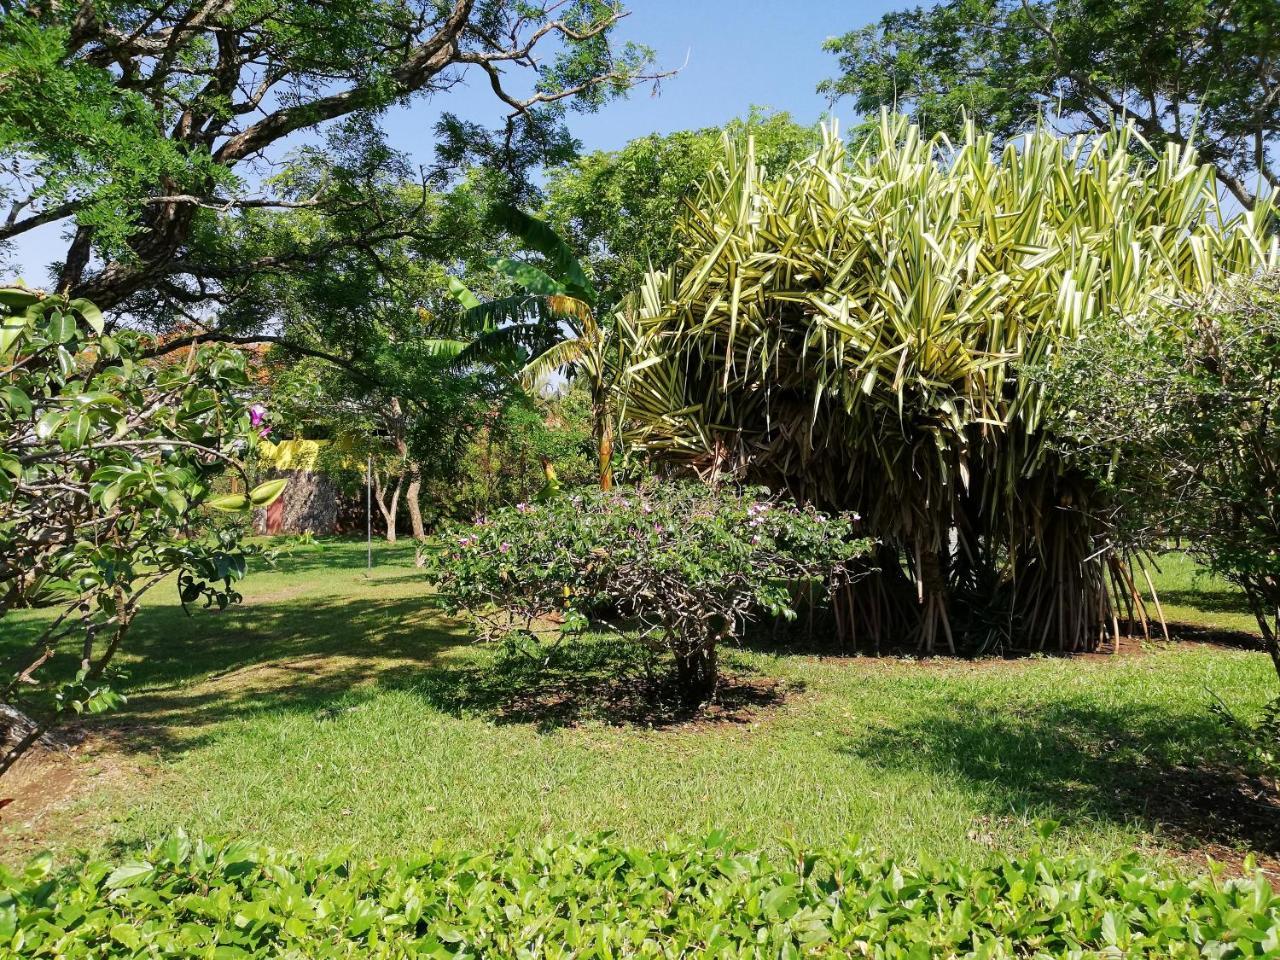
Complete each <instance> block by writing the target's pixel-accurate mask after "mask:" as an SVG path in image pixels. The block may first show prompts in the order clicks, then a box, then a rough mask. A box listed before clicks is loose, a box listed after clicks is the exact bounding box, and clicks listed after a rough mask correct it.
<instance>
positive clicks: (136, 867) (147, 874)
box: [106, 860, 155, 890]
mask: <svg viewBox="0 0 1280 960" xmlns="http://www.w3.org/2000/svg"><path fill="white" fill-rule="evenodd" d="M154 873H155V867H153V866H152V865H151V864H149V863H147V861H145V860H130V861H129V862H127V863H122V864H120V866H118V867H116V868H115V870H113V871H112V872H111V875H110V876H108V877H107V881H106V883H107V889H108V890H120V889H123V888H124V887H132V886H134V885H135V884H139V883H142V882H143V881H145V880H149V879H150V878H151V875H152V874H154Z"/></svg>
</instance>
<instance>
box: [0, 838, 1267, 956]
mask: <svg viewBox="0 0 1280 960" xmlns="http://www.w3.org/2000/svg"><path fill="white" fill-rule="evenodd" d="M4 951H8V952H9V953H11V954H13V955H21V956H24V957H45V956H57V957H68V958H80V957H85V958H89V957H92V958H103V957H161V956H163V957H171V956H178V957H209V958H217V960H233V958H241V957H318V958H334V957H360V958H364V957H378V958H382V957H396V958H398V957H599V958H608V957H624V956H625V957H630V956H677V955H686V954H688V955H695V954H696V955H698V956H712V957H740V956H750V957H757V956H758V957H795V956H801V955H804V956H825V957H834V956H850V955H852V956H874V957H910V958H928V957H1011V956H1017V957H1084V956H1112V957H1200V956H1207V957H1252V956H1275V955H1277V952H1280V899H1278V898H1277V897H1276V895H1274V894H1273V893H1272V891H1271V888H1270V887H1269V886H1268V885H1267V883H1266V882H1265V881H1263V880H1261V879H1258V880H1239V879H1235V880H1222V879H1214V878H1210V877H1202V878H1199V879H1194V880H1185V879H1180V878H1179V877H1178V876H1176V875H1175V874H1173V873H1169V872H1164V871H1161V870H1156V869H1152V868H1150V867H1148V866H1144V865H1143V864H1141V863H1140V862H1139V861H1138V860H1137V859H1136V858H1130V859H1125V860H1121V861H1118V862H1114V863H1110V864H1099V863H1095V862H1091V861H1088V860H1084V859H1051V858H1047V857H1044V856H1041V855H1039V854H1035V853H1033V854H1031V855H1029V856H1028V857H1026V858H1024V859H1018V860H1002V861H999V862H997V863H995V864H994V865H991V866H987V867H968V866H960V865H956V864H938V865H926V866H923V867H919V868H916V867H906V866H902V865H899V864H895V863H894V862H893V861H888V860H879V859H875V858H873V857H871V856H870V855H868V854H866V853H865V852H863V851H862V850H861V849H857V848H844V849H832V850H824V851H820V852H817V853H813V854H805V855H800V854H797V855H796V856H795V857H794V859H792V858H786V859H784V860H778V859H771V858H768V857H766V856H764V855H760V854H751V853H745V852H743V851H741V850H739V849H737V848H735V847H732V846H730V845H728V844H726V843H725V842H723V841H722V840H721V839H720V838H718V837H713V838H711V839H710V840H708V841H707V842H706V843H705V844H704V845H702V846H690V847H680V848H669V849H668V848H664V849H660V850H656V851H655V850H645V851H642V850H636V849H631V848H627V847H622V846H617V845H615V844H613V843H612V842H610V841H609V840H607V839H596V840H585V841H575V842H568V843H563V844H558V845H541V846H535V847H532V848H521V847H510V848H506V849H502V850H499V851H498V852H496V853H491V854H482V855H470V854H456V853H446V852H442V851H439V850H437V851H436V852H433V853H430V854H428V855H425V856H422V857H420V858H417V859H413V860H407V861H398V862H394V863H387V864H382V865H376V864H371V863H367V862H364V861H361V860H357V859H354V858H351V857H346V856H334V857H330V858H327V859H314V860H303V859H300V858H299V857H296V856H289V855H281V854H276V853H272V852H269V851H264V850H261V849H256V848H253V847H250V846H246V845H244V844H239V843H231V844H210V843H207V842H204V841H196V842H190V841H188V840H187V839H186V838H185V837H183V836H177V837H174V838H172V839H170V840H168V841H167V842H165V843H164V844H162V845H160V846H158V847H155V848H153V849H151V850H149V851H148V852H147V853H146V857H145V859H139V860H136V861H130V862H124V863H117V864H114V865H112V864H106V863H88V864H83V865H81V866H79V867H78V868H76V869H75V870H72V871H67V872H55V871H54V870H53V869H52V867H51V865H50V862H49V860H48V859H47V858H44V859H41V860H37V861H36V862H34V863H33V864H32V865H31V866H30V867H29V868H28V869H27V870H26V872H25V873H23V874H22V875H9V874H4V873H0V952H4Z"/></svg>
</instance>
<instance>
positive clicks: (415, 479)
mask: <svg viewBox="0 0 1280 960" xmlns="http://www.w3.org/2000/svg"><path fill="white" fill-rule="evenodd" d="M404 495H405V505H406V506H407V507H408V508H409V525H410V527H412V529H413V536H414V539H415V540H422V539H425V538H426V536H427V528H426V525H425V524H424V523H423V522H422V501H421V496H422V475H421V474H420V473H419V472H418V468H417V467H414V468H413V472H412V473H410V474H409V486H408V487H406V488H405V491H404Z"/></svg>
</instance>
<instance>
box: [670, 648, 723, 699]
mask: <svg viewBox="0 0 1280 960" xmlns="http://www.w3.org/2000/svg"><path fill="white" fill-rule="evenodd" d="M676 681H677V683H678V684H679V686H680V701H681V704H682V705H683V706H684V707H685V708H686V709H689V710H694V709H696V708H698V707H700V706H702V705H703V704H704V703H707V702H708V701H710V700H713V699H715V695H716V687H717V685H718V684H719V682H720V674H719V664H718V657H717V655H716V643H715V641H714V640H708V641H706V642H704V643H700V644H697V645H696V646H694V647H692V648H690V649H687V650H679V649H677V650H676Z"/></svg>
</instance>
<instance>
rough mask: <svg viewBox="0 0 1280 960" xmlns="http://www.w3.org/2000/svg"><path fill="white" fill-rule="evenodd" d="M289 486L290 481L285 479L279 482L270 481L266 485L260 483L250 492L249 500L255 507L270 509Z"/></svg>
mask: <svg viewBox="0 0 1280 960" xmlns="http://www.w3.org/2000/svg"><path fill="white" fill-rule="evenodd" d="M288 485H289V481H288V480H287V479H285V478H283V477H282V478H280V479H278V480H268V481H267V482H266V483H260V484H258V486H256V487H254V488H253V489H252V490H251V491H249V500H250V501H251V502H252V503H253V505H254V506H255V507H269V506H271V504H273V503H275V501H276V498H277V497H279V496H280V494H282V493H284V488H285V487H287V486H288Z"/></svg>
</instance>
